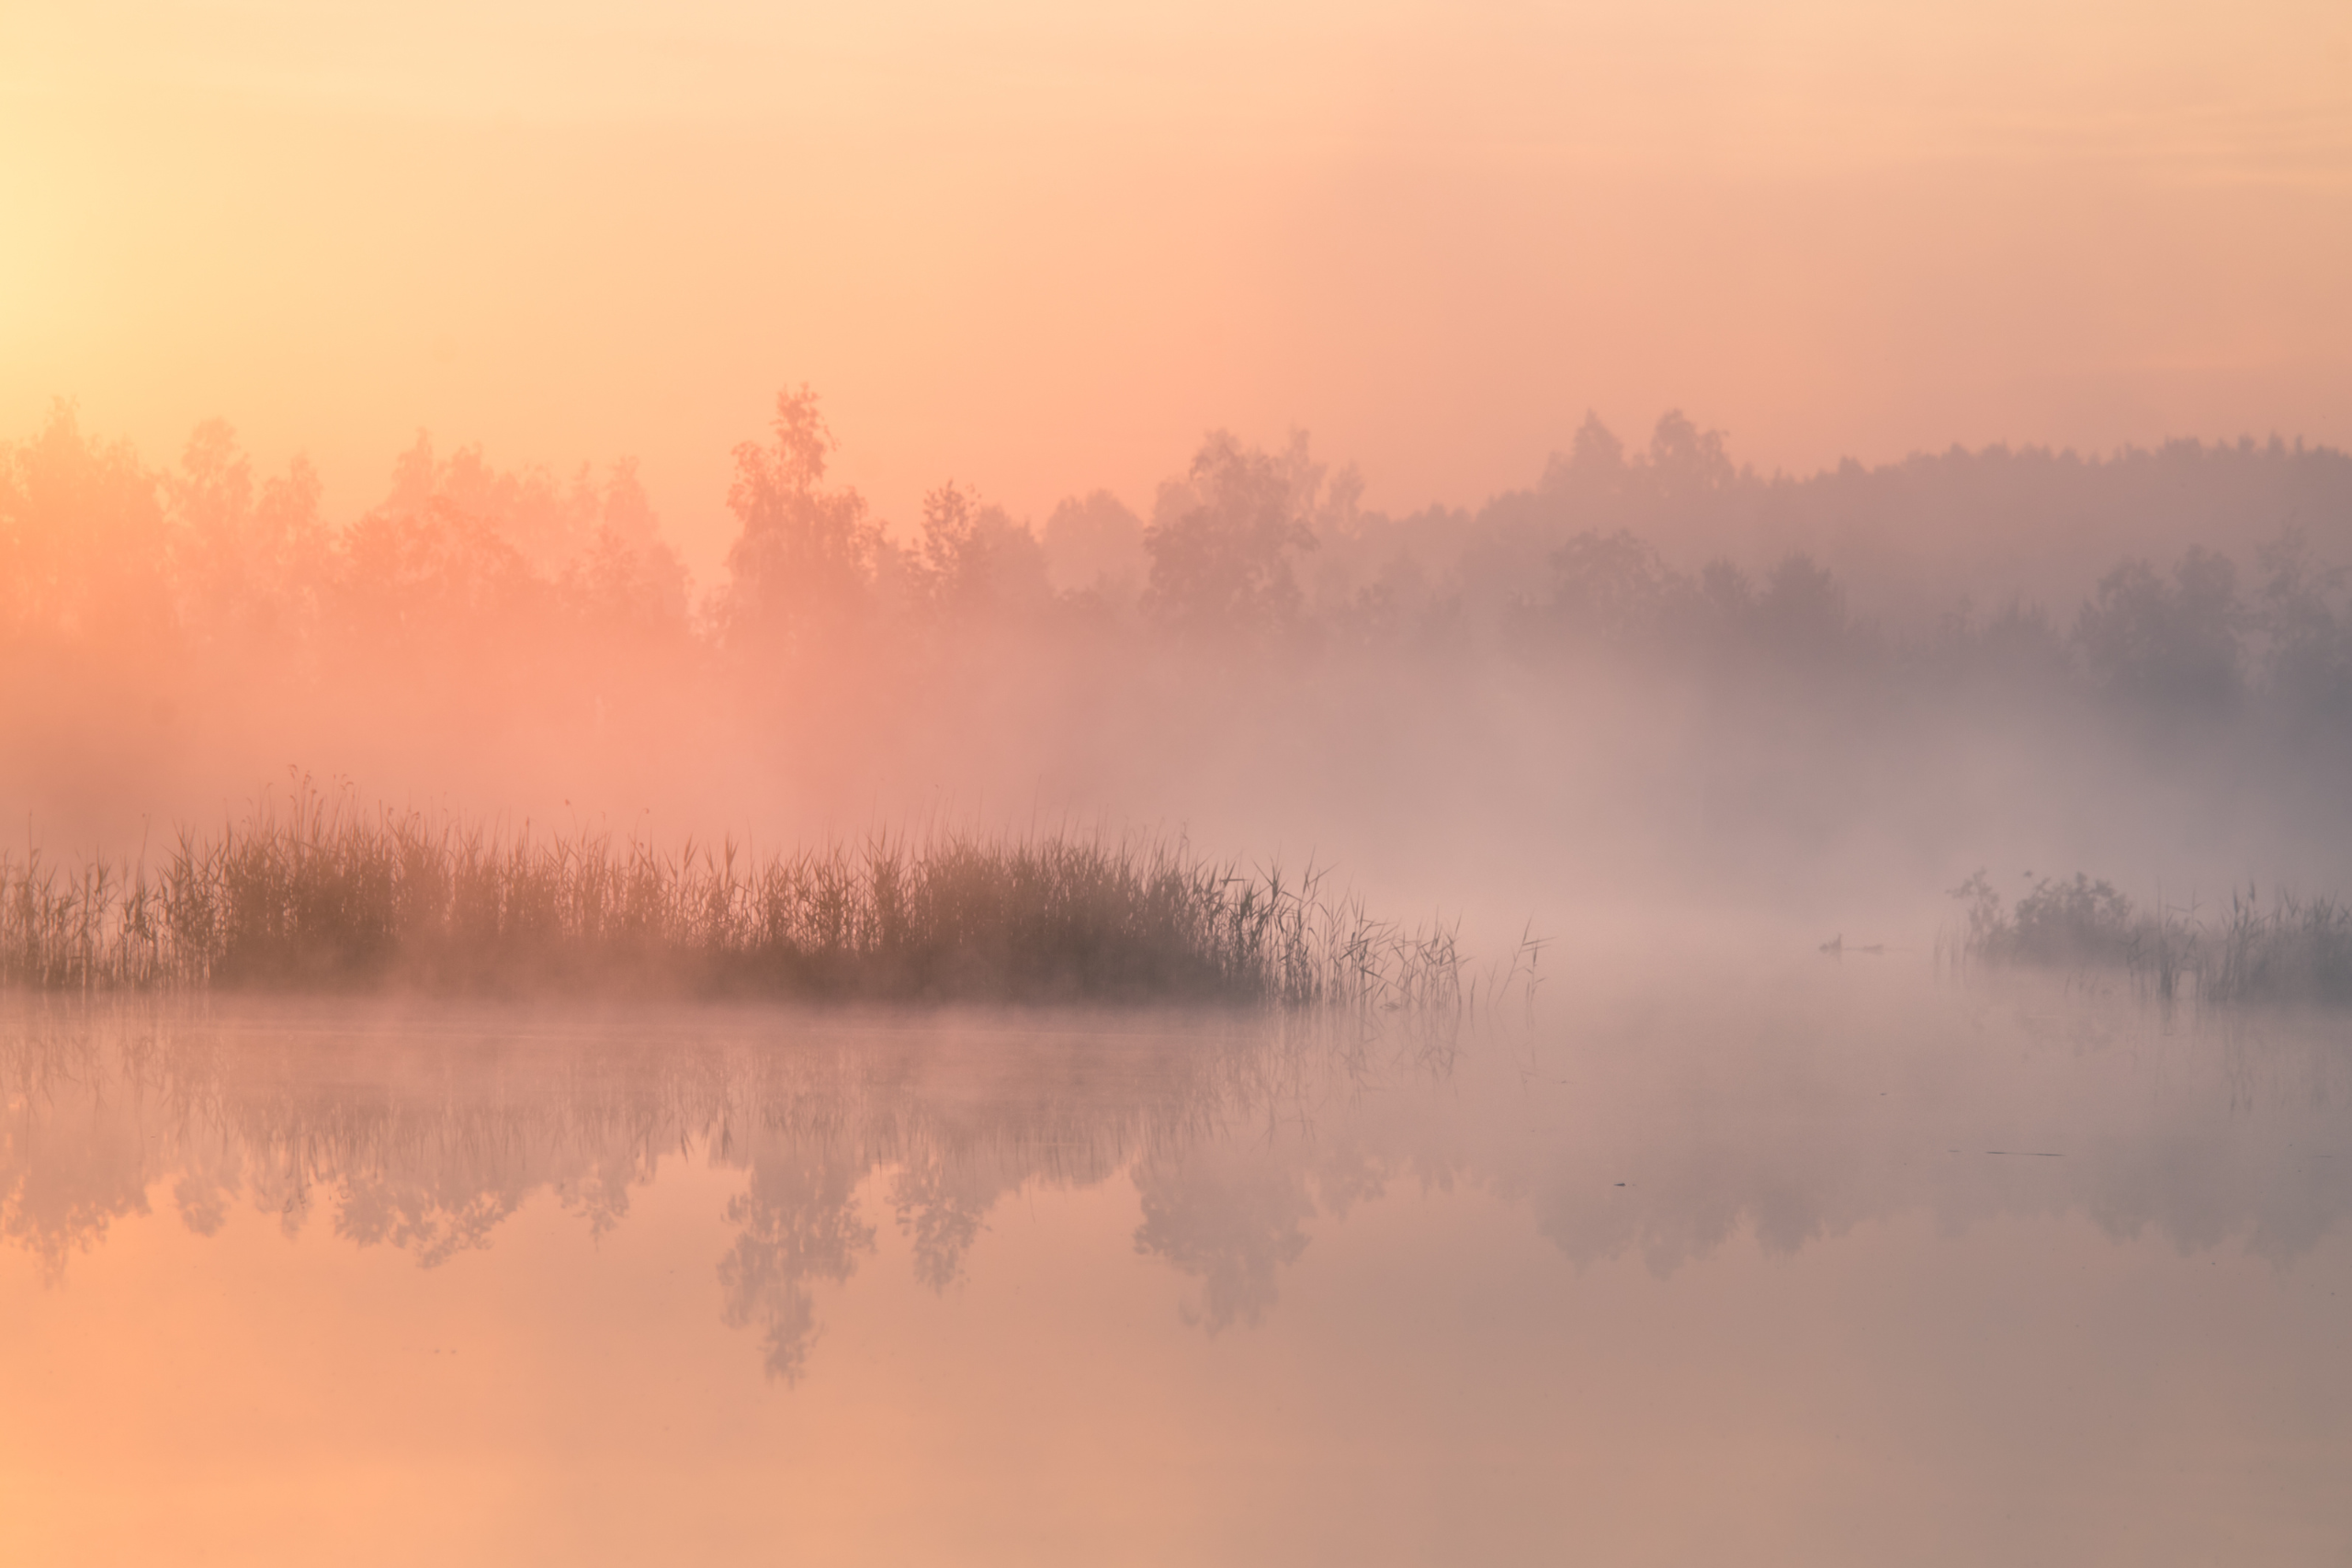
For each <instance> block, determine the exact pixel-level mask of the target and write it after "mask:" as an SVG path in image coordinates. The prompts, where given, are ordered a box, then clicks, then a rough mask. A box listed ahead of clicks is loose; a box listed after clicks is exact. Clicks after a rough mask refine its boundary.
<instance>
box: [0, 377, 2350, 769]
mask: <svg viewBox="0 0 2352 1568" xmlns="http://www.w3.org/2000/svg"><path fill="white" fill-rule="evenodd" d="M832 449H833V443H832V437H831V433H830V432H829V431H828V429H827V428H826V425H825V423H824V421H823V419H822V417H821V413H820V409H819V406H818V403H817V400H816V399H815V397H814V395H813V394H811V393H809V392H808V391H807V390H805V389H803V390H801V391H797V392H789V393H786V394H785V395H783V396H782V397H781V398H780V399H779V400H778V403H777V409H776V415H775V421H774V424H773V427H772V430H771V432H770V434H769V436H768V438H767V439H766V440H763V441H758V442H747V443H745V444H743V445H742V446H740V447H738V448H737V450H736V453H735V459H736V462H735V478H734V481H733V484H732V486H731V487H730V490H729V495H728V498H727V499H728V504H729V508H730V509H731V511H732V513H733V514H734V517H735V519H736V522H737V525H738V528H739V532H738V536H737V537H736V539H735V541H734V543H733V546H732V547H731V548H730V549H729V552H728V554H727V557H726V561H725V565H724V569H723V572H722V575H721V578H720V580H719V581H718V582H717V583H715V584H713V585H710V586H709V587H708V589H707V591H705V592H699V593H696V592H693V591H692V589H691V588H690V585H689V583H688V581H687V577H686V573H685V571H684V568H683V567H682V566H681V564H680V562H679V559H678V557H677V556H676V554H675V553H674V551H673V549H672V548H671V547H669V545H668V544H666V543H665V542H664V541H663V539H662V536H661V532H660V529H659V527H658V525H657V523H656V520H655V518H654V516H653V513H652V511H651V508H650V505H649V503H648V501H647V498H646V495H645V492H644V491H643V489H642V487H641V486H640V485H639V482H638V480H637V478H636V475H635V473H634V470H633V469H632V468H631V467H630V466H629V465H628V464H626V463H624V464H620V465H616V467H614V468H611V469H609V470H608V471H606V472H605V473H603V474H601V475H600V474H595V473H592V472H590V471H589V470H586V469H582V471H581V472H580V473H578V474H577V475H575V476H573V477H572V478H571V479H556V478H555V477H553V476H551V475H549V474H547V473H545V472H543V471H537V470H534V471H527V472H524V473H519V474H516V473H504V472H500V471H498V470H495V469H493V468H491V467H490V466H489V465H488V464H487V463H485V461H484V460H483V458H482V457H481V454H480V453H479V452H478V451H474V450H472V449H466V450H461V451H458V452H457V453H455V454H452V455H448V456H441V455H438V454H436V453H435V450H434V449H433V447H432V446H430V444H429V443H427V442H425V441H424V440H423V439H420V440H419V442H418V443H417V444H416V446H413V448H411V449H410V450H409V451H408V452H406V453H404V454H403V455H402V456H401V457H400V458H399V460H398V461H397V463H396V465H395V468H394V472H393V477H392V482H391V485H390V490H389V492H388V493H387V494H386V496H385V497H384V499H383V500H382V501H381V502H379V503H378V504H376V505H375V506H373V507H371V508H369V509H368V510H367V511H366V512H364V513H361V514H359V515H358V516H357V517H356V518H354V519H352V520H350V521H348V522H345V523H342V524H339V525H338V524H334V523H331V522H329V521H328V520H327V519H326V518H325V517H324V516H323V515H322V511H321V506H320V490H319V484H318V480H317V479H316V476H315V475H314V474H313V473H312V472H311V470H310V469H309V468H308V467H307V466H306V465H304V464H303V463H301V462H300V461H299V460H298V461H296V462H295V463H294V464H293V465H292V466H290V467H289V468H288V470H287V471H286V472H284V473H283V474H281V475H278V476H276V477H271V478H261V477H257V476H256V475H255V474H254V472H253V470H252V468H251V465H250V463H249V462H248V460H247V459H246V458H245V457H243V455H242V454H241V453H240V452H239V451H238V449H237V447H236V446H235V443H234V441H233V439H232V435H231V434H230V432H229V431H228V429H227V428H226V427H225V426H223V425H220V424H219V423H210V424H207V425H205V426H203V427H201V428H199V429H198V431H197V433H196V434H195V435H194V436H193V437H192V438H191V439H190V441H189V443H188V445H187V449H186V450H185V452H184V453H183V454H182V455H181V457H180V458H179V461H178V462H177V464H176V465H175V466H174V467H172V468H167V469H163V470H156V469H153V468H149V467H147V466H146V465H145V464H144V463H143V462H142V461H141V459H140V457H138V456H137V454H135V453H133V452H132V451H131V450H130V449H129V448H128V447H127V446H121V445H113V444H107V443H105V442H102V441H98V440H96V439H93V438H92V437H91V436H89V435H88V434H85V432H84V431H83V430H82V429H81V427H80V425H79V423H77V421H76V420H75V418H74V414H73V412H71V411H70V410H68V409H64V408H62V407H61V409H60V410H59V411H57V412H55V413H54V414H53V415H52V417H51V419H50V421H49V422H48V423H47V424H46V425H45V426H44V427H43V428H42V429H41V430H40V431H39V432H38V433H36V434H34V435H33V436H31V437H30V438H29V439H27V440H24V441H21V442H17V443H13V444H8V445H6V446H0V654H5V657H6V660H8V662H9V664H10V665H11V666H12V667H13V668H14V670H15V671H17V672H18V673H19V674H20V675H28V674H29V675H45V676H47V675H55V674H57V673H58V672H60V671H78V672H80V673H82V674H83V675H85V676H89V675H91V674H92V673H93V672H96V674H98V675H101V676H102V675H104V674H105V673H106V672H107V671H114V672H116V673H118V674H120V675H123V676H124V677H125V678H135V677H136V674H137V672H141V671H144V672H147V673H149V674H153V673H154V672H156V671H173V672H175V675H185V673H186V672H187V671H190V670H199V669H226V670H230V671H234V672H235V673H236V675H237V676H238V678H241V679H251V680H267V681H277V682H296V683H307V684H310V685H312V686H318V685H321V684H324V685H328V686H334V685H335V684H336V683H337V682H338V681H339V680H348V679H351V678H353V677H354V676H355V674H356V672H357V671H360V670H362V669H363V668H368V669H375V670H379V671H382V670H390V671H398V672H400V673H401V675H402V676H403V677H406V676H413V675H414V674H416V673H417V672H419V671H423V670H425V669H428V668H439V669H441V670H443V671H448V672H454V673H457V674H459V675H461V676H462V678H463V682H464V683H465V684H466V685H467V686H468V687H469V689H471V690H474V691H475V692H476V693H477V694H484V693H487V694H505V695H507V696H514V695H517V694H521V693H522V692H526V691H527V692H529V693H531V694H534V695H537V694H538V693H539V692H540V690H541V689H542V688H545V689H548V690H568V691H570V692H571V693H572V694H574V695H575V696H577V697H579V698H580V700H582V701H591V702H600V701H603V700H605V697H607V696H609V695H610V694H611V693H612V691H613V689H614V688H615V687H616V684H626V683H627V682H628V680H629V679H630V678H631V676H632V675H634V676H636V677H639V678H642V679H645V680H649V681H651V682H653V683H654V684H656V685H660V684H662V683H665V682H674V681H675V680H676V679H677V677H678V676H679V674H680V673H681V671H683V670H684V669H685V668H687V667H689V666H694V667H708V668H711V669H718V668H729V669H732V670H735V671H739V672H741V673H745V674H748V675H749V676H751V677H752V683H753V684H754V685H758V684H759V683H761V682H766V681H775V682H786V683H789V682H790V681H791V680H792V679H793V677H794V676H795V675H796V674H797V673H801V672H809V671H815V672H817V673H818V674H819V675H820V676H821V677H822V678H823V679H825V680H829V681H837V680H839V679H840V678H841V677H842V673H843V671H847V670H865V671H871V672H875V673H877V674H878V673H883V672H887V671H888V670H890V669H892V668H903V667H905V666H907V665H908V663H909V661H910V660H911V661H914V662H915V663H916V664H918V665H921V666H922V667H924V668H931V667H935V666H936V665H937V663H938V662H939V658H940V656H942V655H944V656H946V657H947V658H949V659H951V660H956V661H964V662H968V661H969V660H971V659H972V658H974V657H976V656H978V655H979V654H981V653H983V652H984V651H985V650H988V649H1003V648H1007V647H1013V646H1028V647H1032V648H1035V647H1041V646H1042V647H1046V648H1048V649H1067V647H1068V646H1069V643H1070V641H1071V640H1072V639H1080V640H1083V641H1086V642H1088V643H1090V644H1092V643H1099V642H1100V641H1101V640H1102V639H1105V638H1109V639H1113V640H1114V641H1124V642H1127V643H1131V644H1133V645H1135V646H1136V647H1138V648H1141V647H1144V646H1146V645H1163V646H1180V647H1181V646H1189V647H1192V648H1194V649H1204V650H1212V651H1215V652H1217V653H1220V654H1225V655H1233V654H1238V655H1241V656H1244V657H1250V658H1259V659H1266V658H1272V657H1275V656H1278V655H1286V656H1289V657H1292V658H1295V659H1304V660H1314V659H1317V658H1326V657H1339V658H1346V657H1351V656H1353V655H1355V654H1358V653H1361V652H1363V651H1366V650H1374V649H1389V650H1395V651H1397V652H1399V653H1402V654H1405V655H1409V656H1413V657H1422V656H1436V655H1441V654H1443V655H1451V656H1455V657H1463V656H1468V657H1502V658H1509V659H1511V660H1516V661H1519V662H1521V663H1523V664H1527V665H1532V666H1534V667H1537V668H1541V667H1544V666H1546V665H1550V664H1555V663H1571V664H1576V663H1581V664H1589V665H1600V666H1602V667H1612V668H1621V667H1622V668H1631V667H1639V668H1643V669H1649V670H1665V671H1685V672H1702V673H1703V672H1706V671H1734V672H1738V673H1740V674H1742V675H1743V676H1744V675H1747V674H1749V673H1752V672H1753V671H1758V670H1759V669H1761V670H1770V671H1780V672H1795V673H1797V674H1799V675H1802V676H1805V677H1808V678H1820V679H1841V680H1844V679H1852V678H1857V677H1860V678H1872V679H1875V678H1886V677H1894V678H1900V679H1902V680H1903V681H1904V682H1906V683H1911V682H1922V681H1924V682H1930V683H1934V682H1942V683H1944V684H1946V685H1958V686H1973V687H1978V688H1985V689H1988V690H1994V691H2000V690H2011V689H2015V690H2020V691H2027V690H2030V691H2032V692H2035V693H2038V694H2047V693H2048V692H2050V691H2052V690H2053V689H2061V688H2072V689H2079V690H2080V691H2082V692H2084V693H2086V694H2097V695H2099V696H2102V697H2107V698H2112V699H2115V700H2117V701H2120V702H2122V703H2125V704H2130V705H2142V706H2155V707H2162V708H2166V709H2179V710H2197V711H2214V710H2221V709H2227V708H2232V707H2237V706H2242V705H2246V704H2248V703H2249V702H2257V701H2258V702H2262V703H2267V704H2270V705H2276V706H2278V707H2279V708H2280V709H2281V710H2282V711H2288V712H2291V713H2292V714H2294V715H2296V716H2301V717H2305V718H2312V719H2317V720H2323V721H2325V722H2327V723H2330V724H2335V725H2340V724H2342V723H2343V722H2344V721H2345V719H2346V717H2347V716H2352V602H2348V601H2347V577H2346V569H2345V568H2344V566H2343V565H2342V564H2341V562H2342V561H2344V560H2345V559H2346V558H2352V460H2347V459H2346V457H2345V456H2344V455H2343V454H2340V453H2337V452H2335V451H2332V450H2329V449H2325V448H2305V447H2303V446H2300V445H2298V446H2293V447H2289V446H2285V445H2283V444H2280V443H2278V442H2275V441H2274V442H2272V443H2270V444H2269V445H2267V446H2256V445H2254V444H2252V443H2250V442H2242V443H2239V444H2237V445H2234V446H2204V445H2200V444H2198V443H2176V444H2172V445H2169V446H2165V447H2163V448H2161V449H2159V450H2157V451H2154V452H2137V451H2131V452H2125V453H2122V454H2120V455H2118V456H2116V457H2111V458H2107V459H2097V460H2084V459H2078V458H2075V457H2071V456H2067V455H2053V454H2050V453H2046V452H2022V453H2018V452H2008V451H2006V450H2002V449H1992V450H1988V451H1985V452H1977V453H1968V452H1960V451H1954V452H1952V453H1949V454H1945V455H1942V456H1939V457H1917V458H1913V459H1910V460H1908V461H1906V462H1905V463H1902V464H1897V465H1892V466H1888V467H1883V468H1868V469H1865V468H1860V467H1859V466H1858V465H1853V464H1848V465H1845V466H1844V467H1842V468H1838V469H1837V470H1834V471H1831V472H1826V473H1823V474H1818V475H1815V476H1812V477H1810V478H1805V479H1789V478H1786V477H1783V476H1770V477H1763V476H1758V474H1756V473H1755V472H1754V471H1753V470H1752V469H1747V468H1738V467H1736V466H1735V465H1734V463H1733V461H1732V459H1731V458H1730V457H1729V456H1728V454H1727V452H1726V450H1725V446H1724V439H1723V437H1722V436H1721V434H1718V433H1710V432H1704V431H1702V430H1700V429H1698V428H1697V427H1696V426H1695V425H1693V424H1692V423H1691V422H1690V421H1689V420H1687V419H1685V418H1683V417H1682V416H1681V415H1679V414H1668V416H1666V417H1665V418H1664V419H1662V420H1660V421H1659V422H1658V424H1657V429H1656V430H1655V431H1654V433H1653V434H1652V436H1651V438H1650V441H1649V444H1648V446H1646V448H1645V449H1643V450H1640V451H1629V450H1628V449H1627V448H1626V447H1625V446H1623V443H1621V442H1620V441H1618V439H1617V438H1616V437H1615V436H1613V435H1612V434H1611V433H1609V432H1608V431H1607V430H1606V429H1604V428H1603V427H1602V426H1601V425H1600V423H1598V422H1597V421H1594V420H1588V421H1587V423H1586V424H1585V426H1584V427H1583V429H1582V430H1580V431H1579V432H1578V433H1577V436H1576V439H1575V441H1574V444H1573V446H1572V448H1571V450H1569V451H1568V452H1566V453H1565V454H1562V455H1559V456H1557V457H1555V458H1554V459H1553V461H1552V463H1551V464H1550V465H1549V467H1548V468H1546V470H1545V472H1544V475H1543V477H1542V479H1541V480H1540V482H1539V483H1538V484H1537V485H1536V486H1535V487H1533V488H1532V489H1530V490H1527V491H1513V492H1509V493H1506V494H1503V495H1499V496H1497V497H1495V498H1494V499H1492V500H1491V501H1489V502H1487V503H1486V504H1485V505H1484V506H1482V507H1480V508H1478V509H1476V511H1463V510H1448V509H1442V508H1437V509H1430V510H1427V511H1424V512H1422V513H1415V514H1412V515H1409V516H1405V517H1392V516H1388V515H1385V514H1382V513H1375V512H1371V511H1368V510H1366V509H1364V508H1363V506H1362V505H1361V494H1362V486H1361V483H1360V481H1359V480H1358V479H1357V477H1356V475H1355V474H1354V472H1353V471H1352V470H1351V469H1348V470H1341V471H1340V472H1338V473H1336V474H1334V473H1332V472H1331V471H1330V470H1329V469H1328V468H1326V467H1325V466H1323V465H1321V464H1319V463H1317V462H1316V461H1315V460H1314V459H1313V457H1311V456H1310V454H1309V451H1308V448H1307V446H1306V441H1305V438H1304V437H1295V438H1294V439H1293V440H1292V442H1291V443H1290V444H1289V445H1287V446H1283V447H1282V448H1280V449H1278V450H1273V451H1265V450H1259V449H1253V448H1251V447H1250V446H1245V445H1243V444H1241V443H1239V442H1238V441H1236V440H1234V439H1233V438H1232V437H1230V436H1228V435H1225V434H1213V435H1211V436H1210V437H1208V438H1207V439H1206V440H1205V441H1204V443H1203V445H1202V446H1201V447H1200V449H1199V451H1198V452H1197V453H1196V454H1195V456H1194V457H1193V461H1192V463H1191V465H1190V466H1189V467H1188V468H1187V469H1186V470H1185V471H1184V472H1183V473H1182V474H1181V475H1179V476H1177V477H1175V478H1172V479H1170V480H1168V481H1166V482H1165V483H1163V484H1162V485H1161V486H1160V487H1159V491H1158V493H1157V495H1156V496H1155V497H1154V498H1153V501H1152V504H1151V506H1150V507H1149V515H1148V519H1147V518H1146V517H1145V516H1143V515H1139V514H1138V513H1136V512H1134V511H1132V510H1130V509H1129V508H1128V507H1127V506H1126V505H1125V504H1124V503H1123V502H1120V501H1119V500H1118V499H1117V498H1116V497H1114V496H1112V495H1109V494H1107V493H1104V492H1097V493H1095V494H1093V495H1091V496H1087V497H1083V498H1076V499H1073V500H1070V501H1068V502H1064V503H1062V504H1061V505H1060V506H1059V507H1057V509H1056V510H1055V511H1054V512H1053V513H1051V514H1050V515H1049V516H1048V517H1047V518H1046V521H1045V522H1044V524H1043V525H1042V526H1041V527H1035V528H1033V527H1032V526H1031V525H1029V524H1028V523H1026V522H1023V521H1021V520H1018V519H1015V518H1012V517H1011V516H1009V515H1008V514H1007V513H1005V512H1004V511H1003V509H1001V508H1000V507H996V506H992V505H989V504H987V503H986V502H984V501H983V500H982V499H981V498H979V497H978V496H976V495H974V494H973V493H971V492H970V491H967V490H965V489H962V488H959V487H957V486H955V485H952V484H951V485H945V486H943V487H941V488H940V489H938V490H937V491H933V493H932V494H931V495H930V496H928V497H927V498H926V500H925V502H924V504H923V509H922V518H921V520H920V525H919V526H918V527H917V528H916V529H914V530H913V531H912V532H911V533H910V534H909V535H908V536H903V537H900V536H894V535H893V533H892V532H891V531H890V530H889V529H888V528H886V526H885V525H883V523H882V522H881V520H879V519H877V518H876V516H875V515H874V514H873V513H872V512H871V510H870V509H869V508H868V506H867V505H866V504H865V502H864V500H863V499H862V498H861V497H860V496H859V495H858V494H857V493H856V491H854V490H852V489H849V488H846V487H842V486H839V485H836V484H833V483H831V482H830V479H829V473H828V468H829V458H830V456H831V451H832ZM2095 556H2098V557H2099V560H2098V564H2096V565H2094V557H2095ZM2063 594H2072V595H2074V596H2073V597H2072V598H2062V597H2056V596H2057V595H2063ZM518 683H519V684H518Z"/></svg>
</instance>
